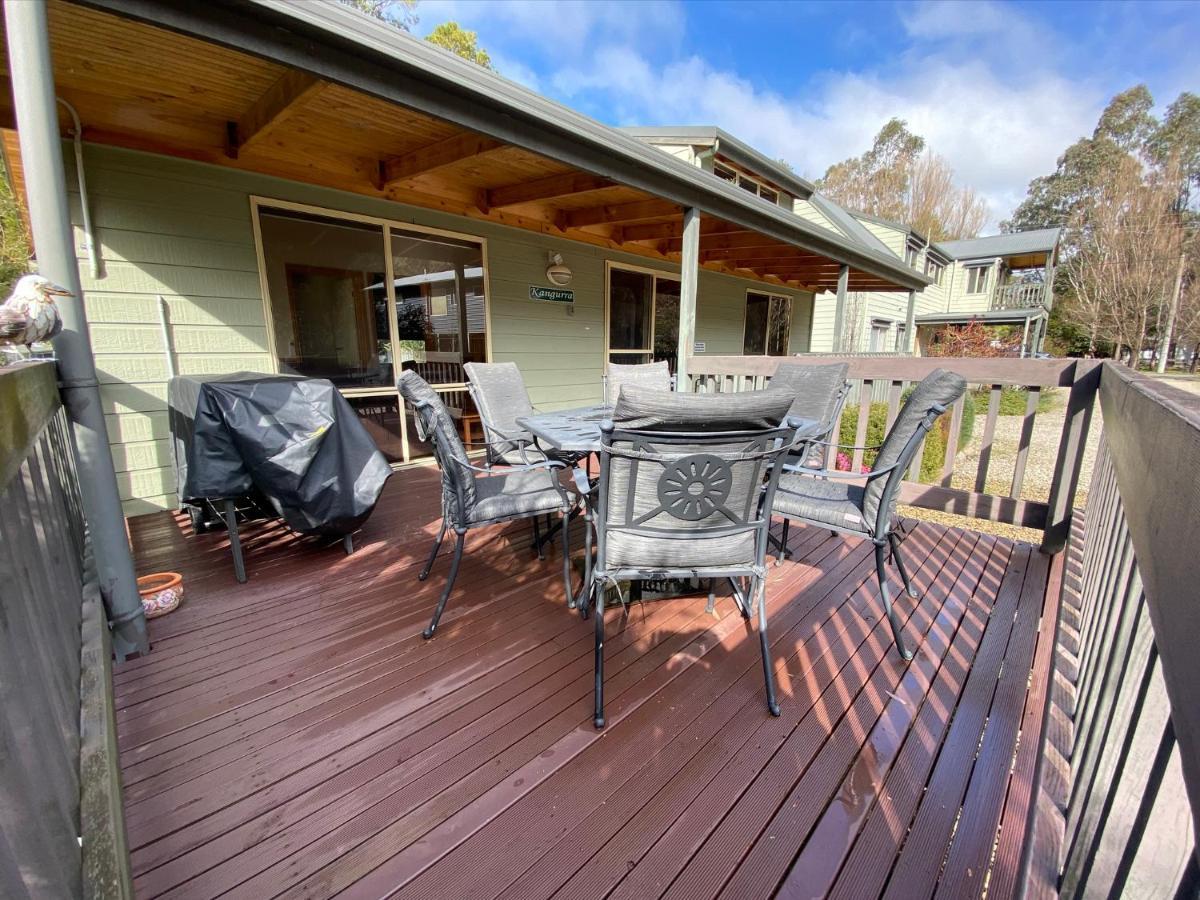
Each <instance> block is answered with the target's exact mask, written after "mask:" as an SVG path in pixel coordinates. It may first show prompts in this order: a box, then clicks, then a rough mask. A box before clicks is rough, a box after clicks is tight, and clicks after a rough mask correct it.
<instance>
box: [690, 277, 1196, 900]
mask: <svg viewBox="0 0 1200 900" xmlns="http://www.w3.org/2000/svg"><path fill="white" fill-rule="evenodd" d="M1022 287H1028V288H1030V289H1032V288H1033V287H1034V286H1022ZM1036 287H1037V288H1038V290H1039V291H1040V289H1041V286H1040V285H1038V286H1036ZM843 360H844V361H846V362H848V363H849V364H850V377H851V379H852V380H853V381H854V382H855V383H856V386H857V388H858V391H859V393H860V395H863V396H872V395H877V393H878V391H877V390H876V389H875V388H876V385H877V383H879V382H883V383H886V384H887V386H888V387H887V396H888V400H887V403H888V407H887V410H888V411H887V422H888V424H889V425H890V424H891V422H892V421H894V419H895V417H896V415H897V412H898V410H899V406H900V401H901V397H902V395H903V391H904V389H905V387H906V386H907V385H908V384H910V383H912V382H913V381H915V380H917V379H920V378H922V377H923V376H924V375H926V374H928V372H929V371H930V370H932V369H933V368H936V367H939V366H941V367H945V368H949V369H952V370H954V371H956V372H959V374H961V375H963V376H964V377H965V378H966V379H967V380H968V382H969V383H972V384H974V385H979V386H982V387H983V388H984V389H985V390H986V391H987V395H988V406H987V414H986V418H985V419H984V422H983V432H982V446H981V450H980V453H979V458H978V464H977V467H976V472H975V479H974V481H975V483H974V490H965V489H961V488H951V487H950V486H949V485H950V482H951V478H952V476H953V474H954V469H955V466H956V457H957V449H958V448H957V436H958V431H959V429H958V423H959V421H960V417H961V414H962V401H961V400H960V401H959V403H958V404H956V405H955V408H954V409H953V410H952V411H951V412H950V414H949V415H950V417H951V427H950V428H949V429H948V440H947V446H946V452H945V461H944V465H943V468H942V472H941V478H940V480H939V483H936V484H921V483H919V482H918V481H917V480H910V481H906V482H905V483H904V487H903V490H902V492H901V497H902V499H903V501H904V502H906V503H909V504H912V505H914V506H917V507H924V508H928V509H935V510H943V511H946V512H955V513H961V514H965V515H968V516H974V517H977V518H983V519H991V520H998V521H1001V522H1007V523H1011V524H1017V525H1027V526H1032V527H1035V528H1041V529H1043V531H1044V536H1043V541H1042V549H1043V551H1046V552H1050V553H1057V552H1059V551H1061V550H1063V549H1065V550H1066V551H1067V555H1066V560H1067V562H1066V565H1065V566H1055V567H1054V568H1053V569H1052V574H1051V585H1050V590H1049V591H1048V596H1047V604H1046V609H1045V612H1044V615H1045V616H1046V620H1045V621H1043V622H1042V628H1053V629H1056V634H1057V635H1058V639H1057V642H1056V643H1057V653H1056V659H1055V664H1054V679H1053V683H1052V684H1051V685H1050V687H1049V690H1048V691H1047V692H1045V707H1044V708H1043V709H1034V708H1028V709H1026V710H1025V716H1026V722H1027V723H1028V731H1027V732H1023V735H1022V745H1021V749H1020V751H1019V752H1022V753H1035V752H1036V753H1037V754H1039V755H1038V762H1037V773H1038V774H1037V778H1036V779H1035V782H1036V783H1035V784H1033V785H1024V786H1021V790H1022V791H1030V792H1032V793H1031V795H1030V796H1029V797H1028V799H1029V808H1030V809H1031V813H1030V815H1029V818H1028V821H1027V823H1026V829H1025V832H1024V845H1023V852H1022V865H1021V870H1020V871H1021V875H1022V877H1023V879H1024V881H1025V884H1026V888H1025V895H1026V896H1035V897H1060V898H1082V897H1091V896H1108V897H1118V896H1130V895H1134V894H1136V895H1139V896H1167V897H1184V896H1186V897H1194V896H1197V895H1200V866H1198V860H1197V850H1196V834H1197V833H1198V825H1200V662H1197V656H1196V647H1198V646H1200V619H1198V618H1197V617H1196V615H1195V599H1196V588H1195V585H1197V584H1200V554H1198V553H1197V552H1196V547H1197V540H1198V538H1197V535H1200V487H1198V485H1200V481H1198V480H1197V478H1196V472H1197V471H1200V397H1193V396H1190V395H1188V394H1185V393H1184V392H1182V391H1179V390H1178V389H1175V388H1171V387H1168V386H1164V385H1162V384H1161V383H1158V382H1154V381H1152V380H1150V379H1148V378H1145V377H1143V376H1139V375H1136V374H1135V373H1132V372H1130V371H1129V370H1128V369H1126V368H1124V367H1122V366H1119V365H1116V364H1114V363H1111V362H1109V363H1104V364H1103V365H1097V364H1096V363H1094V362H1091V361H1082V360H1080V361H1074V360H1028V359H1022V360H1018V359H996V360H984V359H920V358H914V359H895V358H893V359H887V358H872V357H824V358H822V357H805V359H804V361H805V362H806V363H816V364H819V363H821V362H840V361H843ZM778 362H779V360H777V359H769V358H763V357H757V358H749V357H725V358H714V357H708V358H705V357H694V358H693V359H692V361H691V363H690V364H689V371H690V372H691V373H692V374H691V386H692V389H693V390H698V391H705V392H711V391H722V392H723V391H739V390H752V389H755V388H760V387H764V386H766V385H767V384H769V382H770V376H771V373H772V372H773V371H774V369H775V366H776V365H777V364H778ZM1008 385H1013V386H1024V387H1027V388H1028V390H1029V393H1028V401H1027V406H1026V409H1025V415H1024V418H1023V420H1022V425H1021V429H1020V437H1019V439H1018V446H1017V458H1016V464H1015V470H1014V474H1013V478H1012V482H1011V486H1010V488H1009V490H1008V491H1006V492H1003V493H1001V494H997V493H989V492H988V491H987V486H988V468H989V460H990V458H991V456H992V452H993V444H994V441H995V435H996V421H997V415H998V412H999V408H1000V399H1001V395H1002V390H1003V387H1004V386H1008ZM1055 385H1058V386H1062V387H1065V388H1069V396H1068V398H1067V407H1066V412H1065V415H1064V422H1063V426H1062V429H1061V432H1060V434H1059V439H1058V442H1057V446H1046V445H1045V444H1044V442H1043V444H1042V445H1040V446H1036V447H1034V446H1033V445H1032V440H1031V439H1032V435H1033V424H1034V421H1035V419H1036V416H1037V407H1038V397H1039V394H1040V392H1041V391H1042V390H1043V389H1045V388H1047V387H1051V386H1055ZM864 391H865V392H866V393H865V394H863V392H864ZM1097 401H1099V403H1100V407H1101V409H1102V411H1103V422H1104V432H1103V434H1102V436H1101V440H1100V446H1099V451H1098V454H1097V460H1096V465H1095V470H1094V474H1093V475H1092V479H1091V483H1090V485H1089V486H1088V491H1087V504H1086V506H1087V508H1086V514H1085V515H1074V516H1073V512H1074V510H1073V506H1074V498H1075V494H1076V489H1077V488H1078V486H1079V481H1080V473H1081V470H1082V462H1083V458H1084V453H1085V446H1086V443H1087V437H1088V431H1089V427H1090V424H1091V419H1092V413H1093V411H1094V408H1095V405H1096V403H1097ZM868 415H869V404H865V403H864V404H860V407H859V416H858V421H857V428H856V434H855V440H854V443H855V444H858V445H861V444H863V443H865V441H864V438H865V436H866V431H867V424H868ZM922 455H923V454H922V453H921V452H919V453H918V454H917V459H918V460H920V459H921V457H922ZM1031 457H1036V458H1040V459H1050V458H1053V459H1054V460H1055V464H1054V469H1053V479H1052V486H1051V490H1050V496H1049V499H1048V501H1047V502H1044V503H1043V502H1040V501H1036V500H1030V499H1026V498H1023V497H1022V481H1023V479H1024V475H1025V472H1026V466H1027V464H1028V463H1029V462H1030V460H1031ZM861 462H862V455H861V451H856V453H855V456H854V460H853V468H854V469H855V470H856V471H857V470H858V467H859V466H860V464H861ZM913 474H917V473H915V472H910V473H909V475H910V477H911V476H912V475H913ZM1051 597H1054V598H1055V600H1054V602H1053V603H1052V602H1051ZM1031 696H1033V695H1032V694H1031ZM1002 834H1003V833H1002ZM1003 839H1005V840H1012V839H1013V838H1012V836H1011V833H1010V835H1009V836H1007V837H1006V838H1003ZM992 888H993V889H994V890H995V891H996V895H997V896H1007V895H1009V894H1010V893H1011V888H1012V885H1011V884H993V885H992Z"/></svg>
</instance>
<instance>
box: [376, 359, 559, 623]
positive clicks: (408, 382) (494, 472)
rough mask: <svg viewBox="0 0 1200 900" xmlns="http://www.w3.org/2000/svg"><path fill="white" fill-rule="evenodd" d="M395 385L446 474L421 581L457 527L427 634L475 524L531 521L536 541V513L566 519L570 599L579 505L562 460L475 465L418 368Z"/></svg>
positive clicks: (443, 604) (451, 586)
mask: <svg viewBox="0 0 1200 900" xmlns="http://www.w3.org/2000/svg"><path fill="white" fill-rule="evenodd" d="M396 386H397V388H398V389H399V391H400V396H401V397H403V398H404V399H405V400H406V401H407V402H408V403H410V404H411V405H412V407H413V412H414V415H413V418H414V420H415V422H416V426H417V433H418V435H419V436H420V438H421V440H426V441H429V442H430V443H431V444H432V445H433V453H434V457H435V458H436V459H437V463H438V468H439V469H440V470H441V475H442V525H441V529H440V530H439V531H438V536H437V540H436V541H435V542H434V545H433V550H432V551H431V552H430V554H429V560H428V561H427V562H426V563H425V568H423V569H422V570H421V574H420V575H418V576H417V577H418V579H419V580H421V581H424V580H425V579H426V578H428V577H429V570H430V569H432V568H433V563H434V561H435V560H436V559H437V555H438V551H439V550H441V548H442V540H443V539H444V538H445V536H446V531H447V530H449V529H451V528H453V529H454V533H455V536H456V538H457V540H456V543H455V545H454V558H453V559H452V561H451V563H450V575H449V577H448V578H447V580H446V588H445V590H444V591H443V592H442V596H441V598H440V599H439V600H438V603H437V607H436V608H435V609H434V612H433V620H432V621H431V622H430V623H429V627H428V628H426V629H425V632H424V636H425V638H426V639H428V638H431V637H433V634H434V632H435V631H436V630H437V625H438V620H439V619H440V618H441V616H442V612H443V610H445V608H446V601H447V600H448V599H449V597H450V592H451V591H452V590H453V589H454V579H455V578H456V577H457V576H458V567H459V563H461V562H462V554H463V547H464V545H465V542H466V536H467V532H468V531H469V530H470V529H472V528H480V527H482V526H485V525H496V524H499V523H501V522H509V521H513V520H516V519H533V521H534V523H535V542H536V540H537V536H536V535H537V532H536V522H537V517H538V516H543V515H549V514H551V513H558V514H559V515H560V516H561V517H562V518H563V520H564V525H563V528H562V554H563V585H564V587H565V589H566V595H567V597H568V599H569V598H571V596H572V591H571V561H570V547H569V545H568V541H567V535H568V531H569V529H568V528H566V527H565V519H566V517H567V516H568V515H569V514H570V512H571V509H572V507H573V506H574V505H575V503H574V499H573V498H572V496H571V495H570V494H569V493H568V492H567V490H566V488H565V487H564V486H563V483H562V481H561V480H560V479H559V477H558V470H559V469H562V468H564V464H563V463H561V462H559V461H557V460H547V459H543V460H541V461H540V462H533V463H529V464H526V465H517V466H507V467H505V468H503V469H485V468H483V467H481V466H476V465H474V464H472V462H471V460H470V458H469V457H468V456H467V450H466V447H465V446H464V445H463V442H462V440H461V439H460V438H459V436H458V429H457V428H455V424H454V419H453V418H452V417H451V416H450V413H449V411H448V410H447V409H446V406H445V404H444V403H443V402H442V399H441V397H439V396H438V394H437V392H436V391H435V390H434V389H433V388H432V387H430V386H429V383H428V382H426V381H425V379H423V378H422V377H421V376H420V375H418V374H417V373H416V372H412V371H407V372H404V373H403V374H401V376H400V380H399V381H398V382H397V385H396Z"/></svg>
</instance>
